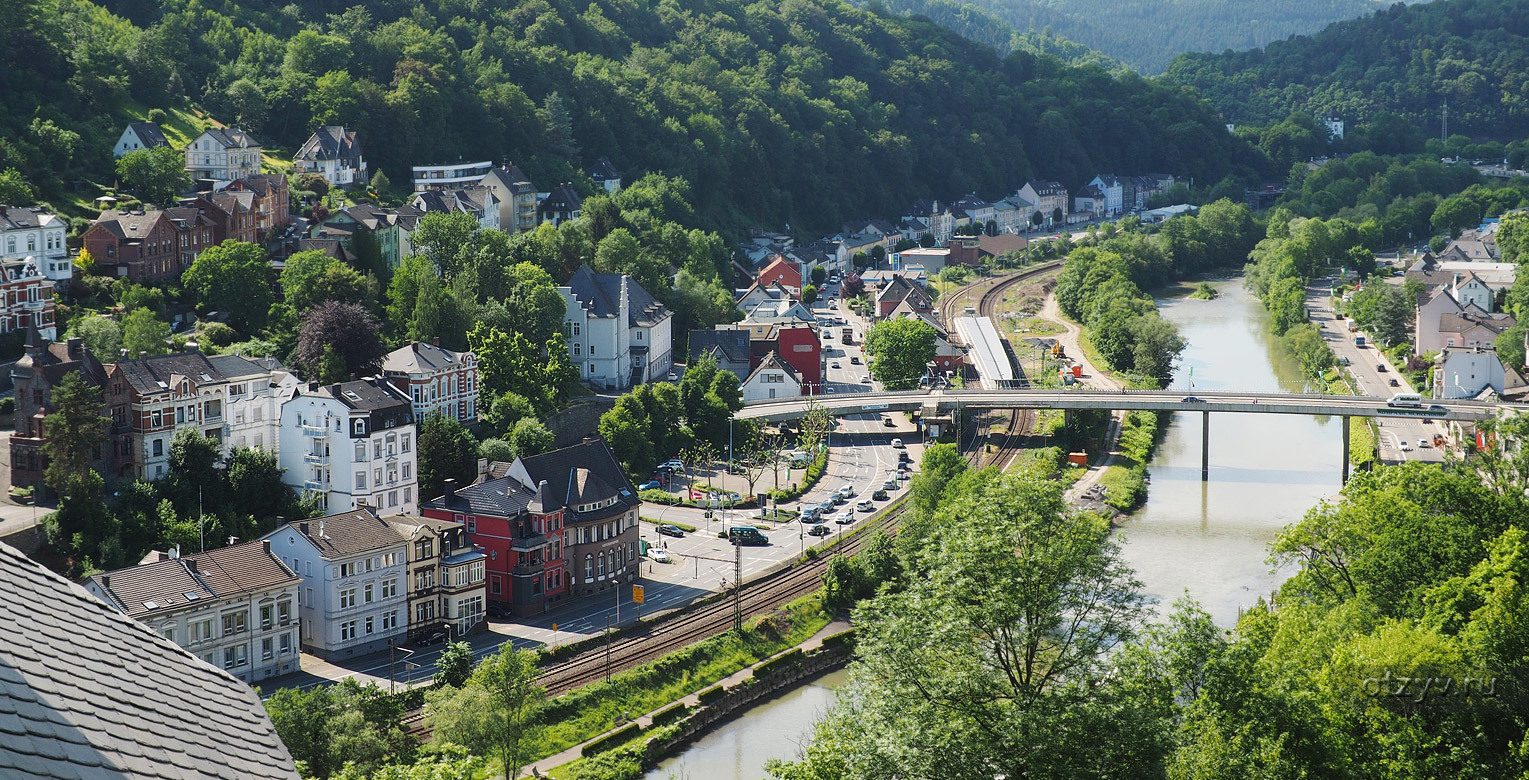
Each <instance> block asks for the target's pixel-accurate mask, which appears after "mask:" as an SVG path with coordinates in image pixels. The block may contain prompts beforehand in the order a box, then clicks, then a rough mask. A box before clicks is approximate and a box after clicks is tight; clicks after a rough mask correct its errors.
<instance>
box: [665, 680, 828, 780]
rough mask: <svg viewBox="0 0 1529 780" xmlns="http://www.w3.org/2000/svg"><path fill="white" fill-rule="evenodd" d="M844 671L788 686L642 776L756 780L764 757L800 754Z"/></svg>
mask: <svg viewBox="0 0 1529 780" xmlns="http://www.w3.org/2000/svg"><path fill="white" fill-rule="evenodd" d="M847 676H848V673H847V672H845V671H844V670H842V669H841V670H839V671H836V672H829V673H828V674H826V675H824V676H822V677H819V678H817V679H815V680H813V681H812V682H810V683H807V684H806V685H803V686H801V687H799V688H793V689H792V690H790V691H787V692H785V693H783V694H781V695H780V696H778V697H776V698H774V699H771V700H769V701H767V702H765V703H764V704H761V705H759V706H757V707H753V708H751V709H749V710H748V711H746V712H744V713H743V714H742V715H741V716H740V717H738V718H735V719H733V720H730V721H728V722H727V723H724V724H722V725H721V726H718V727H717V728H716V729H715V730H713V731H711V732H709V733H707V734H705V735H704V736H702V737H701V738H700V739H698V740H696V742H695V743H694V744H692V745H691V746H690V747H688V748H686V749H685V750H684V751H682V752H681V753H680V754H679V755H677V756H674V757H673V758H669V759H665V760H664V761H663V762H662V763H660V764H659V765H658V766H657V767H655V768H654V769H652V770H650V771H649V772H648V773H647V774H646V775H644V776H643V780H671V778H673V780H757V779H758V778H762V777H765V776H766V775H765V771H764V765H765V762H766V761H768V760H770V759H772V758H779V759H784V760H787V761H790V760H793V759H796V758H798V757H800V756H801V752H802V748H803V747H805V746H806V744H807V743H808V742H809V741H810V740H811V739H812V730H813V726H814V724H816V723H817V722H818V721H819V720H821V719H822V718H823V716H824V715H825V714H826V713H827V712H828V708H829V706H830V705H832V704H833V700H834V690H835V689H837V688H838V687H839V686H841V685H843V684H844V680H845V678H846V677H847Z"/></svg>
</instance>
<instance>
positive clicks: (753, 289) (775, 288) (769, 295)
mask: <svg viewBox="0 0 1529 780" xmlns="http://www.w3.org/2000/svg"><path fill="white" fill-rule="evenodd" d="M797 297H798V296H797V295H796V294H795V293H793V292H791V291H790V290H788V289H786V286H785V285H783V284H781V283H780V281H779V280H778V279H777V280H775V281H771V282H767V283H761V282H759V281H757V280H756V281H755V282H754V283H753V284H752V285H750V286H749V288H748V289H747V290H744V291H743V293H742V294H740V295H739V296H738V303H737V306H738V310H739V311H742V312H747V311H750V310H752V309H753V308H754V307H755V306H758V305H759V304H761V303H765V302H767V301H788V300H797Z"/></svg>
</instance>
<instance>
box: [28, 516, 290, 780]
mask: <svg viewBox="0 0 1529 780" xmlns="http://www.w3.org/2000/svg"><path fill="white" fill-rule="evenodd" d="M0 637H3V639H0V647H3V648H4V652H3V654H0V735H3V736H0V777H6V778H85V779H91V778H110V779H111V780H119V779H123V778H126V779H135V778H165V779H166V780H168V779H169V778H176V779H177V780H187V779H191V778H206V779H207V780H213V779H214V778H219V779H221V778H234V777H237V778H256V779H260V778H282V779H283V780H296V778H297V777H298V774H297V769H296V767H295V766H294V764H293V761H292V756H291V754H289V753H288V752H287V748H286V746H285V745H283V744H282V742H281V739H280V738H278V737H277V735H276V729H275V728H274V727H273V726H272V725H271V720H270V718H269V717H268V716H267V715H266V712H265V708H264V707H263V706H261V703H260V698H259V697H258V696H256V695H255V691H254V690H253V689H251V688H250V687H249V686H248V685H246V684H244V683H242V682H240V681H239V680H237V679H235V678H233V677H231V676H229V675H228V674H227V673H225V672H223V671H222V670H221V669H214V668H213V667H212V666H209V665H208V664H206V663H204V662H203V661H201V660H200V659H198V658H195V657H194V656H192V655H191V654H189V653H187V652H186V651H185V650H182V649H181V648H179V647H177V646H176V645H175V644H174V643H173V642H171V641H169V640H167V639H165V638H164V637H161V636H159V635H158V634H157V633H155V632H154V631H152V630H151V629H149V628H148V627H147V626H144V625H142V624H141V623H138V622H137V621H135V620H133V619H132V618H130V617H128V616H126V615H123V614H121V613H119V612H117V611H116V610H114V609H112V608H111V607H109V606H107V605H106V604H104V603H102V602H101V601H99V600H98V599H96V598H95V597H93V596H91V595H90V594H89V593H87V592H86V591H85V589H84V588H83V587H81V586H79V585H75V584H73V583H70V582H68V581H67V580H65V579H63V578H62V577H59V576H58V575H56V574H54V573H52V572H50V571H48V570H47V569H44V568H43V567H42V566H41V565H39V564H37V563H36V562H34V561H32V560H30V559H28V558H27V557H26V556H24V555H22V554H21V553H20V552H18V551H17V550H16V549H15V548H12V547H10V546H9V545H5V544H0Z"/></svg>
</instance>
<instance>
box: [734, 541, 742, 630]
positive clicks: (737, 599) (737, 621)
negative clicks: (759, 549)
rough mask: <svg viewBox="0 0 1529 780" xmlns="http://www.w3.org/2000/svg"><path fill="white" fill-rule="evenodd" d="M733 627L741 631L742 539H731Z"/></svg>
mask: <svg viewBox="0 0 1529 780" xmlns="http://www.w3.org/2000/svg"><path fill="white" fill-rule="evenodd" d="M733 628H735V629H737V630H738V633H739V634H740V635H741V634H742V633H743V540H741V539H738V540H734V541H733Z"/></svg>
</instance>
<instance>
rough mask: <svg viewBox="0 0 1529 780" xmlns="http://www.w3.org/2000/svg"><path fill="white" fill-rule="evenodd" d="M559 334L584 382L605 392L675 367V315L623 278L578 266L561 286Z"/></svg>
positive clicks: (625, 276) (619, 388)
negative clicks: (561, 332)
mask: <svg viewBox="0 0 1529 780" xmlns="http://www.w3.org/2000/svg"><path fill="white" fill-rule="evenodd" d="M557 291H558V292H559V293H560V294H561V295H562V296H563V302H564V304H565V312H564V314H563V333H564V335H566V336H567V337H568V353H569V356H570V357H571V358H573V362H574V364H575V365H577V366H578V367H579V376H580V378H582V379H584V380H585V381H586V382H589V383H591V384H593V385H596V386H598V387H602V388H605V389H608V390H625V389H626V388H628V387H631V386H633V385H639V384H643V383H645V382H652V381H654V380H656V379H660V378H663V377H664V376H666V375H667V374H668V373H669V369H671V368H673V367H674V354H673V351H672V349H673V333H672V331H671V325H672V321H673V319H674V315H673V313H672V312H670V311H669V309H668V308H666V307H665V306H664V305H663V304H662V303H659V302H658V301H657V300H655V299H654V298H653V296H651V295H649V294H648V291H647V290H644V289H642V285H640V284H638V283H637V282H636V281H635V280H634V279H632V277H630V276H627V275H625V274H597V273H594V272H593V271H591V270H589V266H587V265H585V266H580V267H579V270H577V271H575V272H574V273H573V277H572V278H570V279H569V280H568V284H567V286H565V287H559V288H557Z"/></svg>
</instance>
